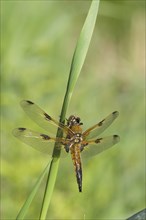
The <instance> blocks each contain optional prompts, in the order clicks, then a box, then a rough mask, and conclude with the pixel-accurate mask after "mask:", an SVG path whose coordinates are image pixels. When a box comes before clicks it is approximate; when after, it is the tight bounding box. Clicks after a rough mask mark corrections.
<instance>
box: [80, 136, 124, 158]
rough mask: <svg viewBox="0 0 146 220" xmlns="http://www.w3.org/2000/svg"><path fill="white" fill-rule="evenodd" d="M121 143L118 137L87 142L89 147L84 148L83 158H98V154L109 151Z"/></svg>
mask: <svg viewBox="0 0 146 220" xmlns="http://www.w3.org/2000/svg"><path fill="white" fill-rule="evenodd" d="M119 141H120V137H119V136H118V135H113V136H109V137H104V138H98V139H96V140H94V141H87V145H86V146H85V147H84V149H83V151H82V152H81V155H82V156H83V157H86V158H87V157H90V156H96V155H97V154H99V153H101V152H103V151H105V150H107V149H108V148H110V147H112V146H113V145H115V144H116V143H118V142H119Z"/></svg>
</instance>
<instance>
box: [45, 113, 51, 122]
mask: <svg viewBox="0 0 146 220" xmlns="http://www.w3.org/2000/svg"><path fill="white" fill-rule="evenodd" d="M44 116H45V119H46V120H48V121H50V120H51V117H50V116H49V115H48V114H47V113H44Z"/></svg>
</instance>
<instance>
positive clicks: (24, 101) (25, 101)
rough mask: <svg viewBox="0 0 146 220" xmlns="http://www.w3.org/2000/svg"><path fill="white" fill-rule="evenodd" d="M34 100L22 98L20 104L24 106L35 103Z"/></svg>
mask: <svg viewBox="0 0 146 220" xmlns="http://www.w3.org/2000/svg"><path fill="white" fill-rule="evenodd" d="M33 104H34V102H32V101H30V100H22V101H20V105H21V106H24V105H33Z"/></svg>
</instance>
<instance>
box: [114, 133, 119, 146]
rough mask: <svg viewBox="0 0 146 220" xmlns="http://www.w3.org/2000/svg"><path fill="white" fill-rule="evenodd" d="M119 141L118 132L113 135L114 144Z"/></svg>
mask: <svg viewBox="0 0 146 220" xmlns="http://www.w3.org/2000/svg"><path fill="white" fill-rule="evenodd" d="M119 141H120V136H119V135H117V134H115V135H113V142H114V144H116V143H118V142H119Z"/></svg>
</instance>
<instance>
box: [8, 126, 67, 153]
mask: <svg viewBox="0 0 146 220" xmlns="http://www.w3.org/2000/svg"><path fill="white" fill-rule="evenodd" d="M12 133H13V135H14V136H15V137H17V138H18V139H19V140H21V141H22V142H23V143H25V144H27V145H30V146H31V147H33V148H34V149H36V150H38V151H40V152H42V153H47V154H49V155H51V156H52V153H53V148H54V144H55V142H57V143H59V146H60V147H63V146H62V145H65V144H66V143H67V140H65V139H63V138H51V137H50V136H48V135H46V134H41V133H38V132H35V131H32V130H30V129H27V128H15V129H14V130H13V132H12Z"/></svg>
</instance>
